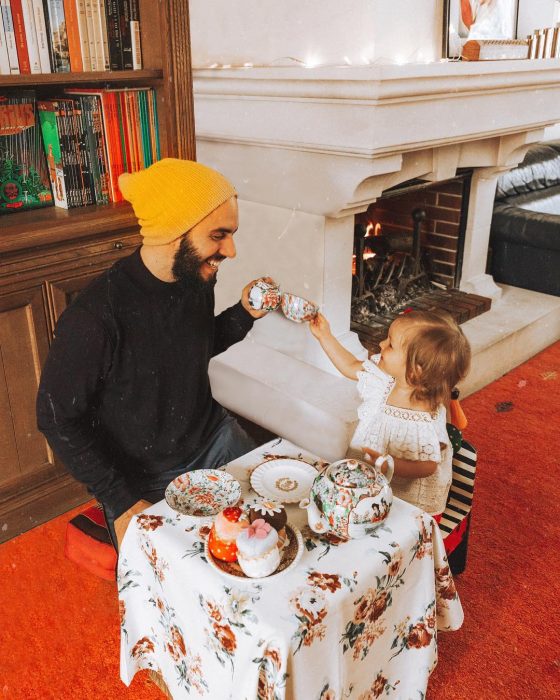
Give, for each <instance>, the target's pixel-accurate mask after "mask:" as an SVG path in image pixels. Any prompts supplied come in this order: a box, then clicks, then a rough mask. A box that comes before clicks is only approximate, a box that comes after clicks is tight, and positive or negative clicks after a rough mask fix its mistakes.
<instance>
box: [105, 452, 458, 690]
mask: <svg viewBox="0 0 560 700" xmlns="http://www.w3.org/2000/svg"><path fill="white" fill-rule="evenodd" d="M280 456H288V457H299V458H303V459H304V460H306V461H308V462H309V463H310V464H313V465H314V466H316V467H317V468H322V466H324V464H325V463H324V462H321V461H320V459H319V458H317V457H316V456H315V455H311V454H309V453H307V452H306V451H305V450H301V449H300V448H298V447H297V446H295V445H293V444H292V443H290V442H288V441H286V440H281V439H277V440H274V441H271V442H269V443H267V444H265V445H263V446H261V447H259V448H257V449H256V450H254V451H253V452H250V453H248V454H246V455H244V456H243V457H240V458H239V459H236V460H235V461H233V462H231V463H230V464H228V465H226V470H227V471H228V472H230V473H232V474H233V475H234V476H235V477H236V478H237V479H238V480H239V481H240V483H241V486H242V491H243V499H244V501H245V503H248V502H251V501H252V500H256V499H257V498H258V496H257V494H256V493H255V492H254V491H253V490H252V489H251V486H250V482H249V477H250V473H251V471H252V469H254V468H255V467H256V466H257V465H259V464H261V463H262V462H264V461H266V460H268V459H272V458H275V457H280ZM287 510H288V517H289V522H290V523H291V524H293V525H295V526H296V527H298V528H300V530H301V533H302V535H303V543H304V548H303V554H302V556H301V559H300V560H299V563H298V564H297V566H296V567H295V568H293V569H291V570H288V571H285V572H282V573H281V574H279V575H278V576H273V577H271V578H269V579H260V580H254V581H253V580H251V579H239V580H232V579H230V578H226V577H224V576H223V575H222V574H221V573H219V572H218V571H217V570H216V569H215V568H214V567H213V566H211V565H210V564H209V563H208V561H207V559H206V556H205V553H204V540H205V538H206V537H207V535H208V531H209V525H208V522H207V521H206V522H204V521H202V522H201V521H199V520H196V519H194V518H190V517H187V516H184V515H181V514H179V513H177V512H175V511H174V510H172V509H171V508H170V507H169V506H168V505H167V503H166V502H165V501H161V502H159V503H156V504H155V505H153V506H152V507H151V508H149V509H148V510H147V511H146V512H145V513H143V514H141V515H139V516H136V517H135V518H134V519H133V521H132V522H131V524H130V526H129V528H128V530H127V532H126V535H125V538H124V541H123V544H122V548H121V552H120V556H119V567H118V587H119V607H120V614H121V678H122V680H123V681H124V683H126V684H127V685H128V684H129V683H130V682H131V680H132V678H133V677H134V674H135V673H136V671H138V670H139V669H143V668H144V669H145V668H148V669H152V670H155V671H159V672H160V673H161V674H162V676H163V679H164V680H165V683H166V684H167V686H168V688H169V690H170V692H171V694H172V695H173V697H174V698H187V697H189V698H192V697H195V698H196V697H204V698H210V699H211V700H227V699H228V698H231V699H232V700H255V699H257V698H259V699H263V700H281V699H282V698H294V699H295V700H335V699H336V700H339V699H340V700H341V699H342V698H350V700H370V699H371V698H378V697H393V698H403V699H405V700H410V699H411V698H414V699H415V700H416V699H418V700H420V699H421V698H424V697H425V692H426V686H427V683H428V677H429V675H430V673H431V671H432V670H433V668H434V667H435V664H436V662H437V632H438V631H441V630H454V629H458V628H459V627H460V626H461V624H462V621H463V611H462V608H461V603H460V601H459V598H458V596H457V593H456V590H455V585H454V582H453V578H452V576H451V573H450V571H449V568H448V565H447V560H446V558H445V550H444V546H443V542H442V539H441V535H440V533H439V529H438V527H437V525H436V523H435V521H434V520H433V519H432V518H431V517H430V516H429V515H426V514H425V513H422V512H421V511H420V510H418V509H417V508H414V507H413V506H410V505H409V504H407V503H405V502H404V501H401V500H399V499H395V500H394V502H393V506H392V509H391V512H390V514H389V517H388V518H387V520H386V521H385V522H384V523H383V524H382V525H381V526H380V527H378V528H377V529H375V530H374V531H373V532H372V534H371V535H369V536H367V537H366V538H363V539H356V540H350V541H349V542H342V541H340V540H338V539H337V538H336V537H334V536H329V535H328V534H327V535H321V536H320V535H316V534H315V533H313V532H312V531H311V530H310V529H309V528H308V527H307V524H306V523H307V515H306V512H305V511H304V510H301V509H299V508H298V507H297V505H290V506H288V508H287Z"/></svg>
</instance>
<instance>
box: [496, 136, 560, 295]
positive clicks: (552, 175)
mask: <svg viewBox="0 0 560 700" xmlns="http://www.w3.org/2000/svg"><path fill="white" fill-rule="evenodd" d="M490 248H491V255H490V261H491V262H490V271H491V273H492V275H493V276H494V279H495V280H496V282H503V283H504V284H511V285H513V286H515V287H523V288H525V289H532V290H534V291H537V292H544V293H545V294H554V295H556V296H560V141H549V142H546V143H544V142H543V143H540V144H537V145H536V146H533V147H531V148H530V149H529V151H527V155H526V156H525V158H524V160H523V162H522V163H520V165H518V166H517V167H516V168H514V169H513V170H510V171H509V172H508V173H504V174H503V175H501V176H500V178H499V179H498V187H497V190H496V200H495V203H494V214H493V217H492V225H491V230H490Z"/></svg>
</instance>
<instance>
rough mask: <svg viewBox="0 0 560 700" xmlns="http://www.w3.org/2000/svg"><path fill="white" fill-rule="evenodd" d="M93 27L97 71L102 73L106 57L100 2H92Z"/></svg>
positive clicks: (95, 0) (93, 0) (94, 0)
mask: <svg viewBox="0 0 560 700" xmlns="http://www.w3.org/2000/svg"><path fill="white" fill-rule="evenodd" d="M91 25H92V30H93V41H94V44H95V59H96V63H97V70H98V71H102V70H105V56H104V54H103V36H102V34H101V23H100V17H99V0H91ZM88 30H89V25H88Z"/></svg>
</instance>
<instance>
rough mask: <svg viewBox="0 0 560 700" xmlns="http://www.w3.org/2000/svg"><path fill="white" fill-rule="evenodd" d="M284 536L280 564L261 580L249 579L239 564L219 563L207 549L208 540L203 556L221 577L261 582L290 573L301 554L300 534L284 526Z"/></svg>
mask: <svg viewBox="0 0 560 700" xmlns="http://www.w3.org/2000/svg"><path fill="white" fill-rule="evenodd" d="M286 535H287V538H288V542H287V544H286V545H285V546H284V547H283V549H282V550H281V552H280V564H279V565H278V568H277V569H276V571H273V572H272V573H271V574H270V575H269V576H263V577H262V578H260V579H258V578H250V577H249V576H247V575H246V574H244V573H243V571H241V567H240V566H239V564H238V563H237V562H236V561H234V562H227V561H221V560H220V559H216V558H215V557H214V556H213V555H212V554H211V552H210V550H209V549H208V538H206V540H205V543H204V554H205V556H206V559H207V560H208V562H209V564H210V565H211V566H213V567H214V569H216V571H219V572H220V573H221V574H222V575H223V576H227V577H228V578H231V579H235V580H236V581H239V579H245V580H247V581H259V580H260V581H262V580H264V579H265V578H267V579H268V578H273V577H274V576H278V575H279V574H283V573H285V572H286V571H291V570H292V569H294V568H295V567H296V565H297V563H298V561H299V560H300V558H301V555H302V554H303V538H302V536H301V532H300V531H299V530H298V529H297V527H294V526H293V525H286Z"/></svg>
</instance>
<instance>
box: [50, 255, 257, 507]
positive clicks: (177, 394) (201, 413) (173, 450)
mask: <svg viewBox="0 0 560 700" xmlns="http://www.w3.org/2000/svg"><path fill="white" fill-rule="evenodd" d="M252 325H253V318H252V317H251V315H250V314H249V313H247V311H245V309H244V308H243V307H242V305H241V303H238V304H236V305H235V306H232V307H231V308H229V309H226V310H225V311H223V312H222V313H221V314H220V315H219V316H216V317H214V292H213V289H212V288H208V289H207V290H205V291H198V292H193V291H190V292H187V291H186V289H185V287H183V286H182V285H181V284H179V283H167V282H162V281H161V280H159V279H157V278H156V277H154V276H153V275H152V274H151V273H150V272H149V271H148V270H147V268H146V267H145V266H144V263H143V262H142V259H141V257H140V252H139V250H137V251H136V252H135V253H133V254H132V255H130V256H129V257H127V258H123V259H122V260H120V261H119V262H117V263H115V265H113V267H111V268H110V269H109V270H107V271H106V272H105V273H104V274H102V275H101V276H100V277H99V278H97V279H96V280H95V281H94V282H93V283H92V284H91V285H89V287H87V289H85V290H84V291H83V292H82V294H80V296H79V297H78V298H77V299H76V300H75V301H74V303H73V304H71V306H69V307H68V308H67V309H66V310H65V311H64V313H63V314H62V316H61V317H60V320H59V322H58V324H57V327H56V332H55V338H54V341H53V344H52V346H51V349H50V352H49V356H48V358H47V362H46V364H45V367H44V369H43V373H42V376H41V383H40V387H39V393H38V396H37V421H38V426H39V430H40V431H41V432H42V433H43V434H44V435H45V437H46V438H47V440H48V442H49V444H50V445H51V447H52V449H53V450H54V451H55V453H56V454H57V455H58V456H59V458H60V459H61V460H62V461H63V462H64V464H65V465H66V467H67V468H68V469H69V471H70V472H71V473H72V474H73V475H74V476H75V477H76V478H77V479H78V480H79V481H81V482H82V483H84V484H86V486H87V487H88V489H89V491H90V493H92V494H93V495H94V496H95V497H96V498H97V499H98V500H99V501H101V502H102V503H103V504H105V505H107V506H109V508H110V509H111V511H112V512H113V513H114V514H115V517H118V515H120V514H121V513H123V512H124V511H125V510H127V509H128V508H130V506H131V505H133V504H134V503H136V501H138V500H139V497H138V494H137V492H136V490H135V483H136V484H138V482H142V483H149V475H150V474H155V473H159V472H162V471H167V470H168V469H172V468H174V467H176V466H179V465H180V464H181V463H183V462H188V461H189V458H190V457H192V456H194V455H195V454H196V453H197V452H198V451H199V450H201V449H202V448H203V447H204V446H205V444H206V443H207V441H208V438H209V436H210V435H211V433H212V432H213V430H214V429H215V428H216V426H217V424H218V422H219V421H220V419H221V417H222V414H223V410H222V409H221V407H220V406H219V405H218V404H217V403H216V402H215V401H214V399H213V398H212V394H211V390H210V381H209V378H208V363H209V361H210V358H211V357H212V356H213V355H217V354H218V353H220V352H223V351H224V350H226V349H227V348H228V347H229V346H230V345H232V344H233V343H236V342H238V341H240V340H242V339H243V338H244V337H245V335H246V334H247V332H248V331H249V330H250V328H251V327H252Z"/></svg>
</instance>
